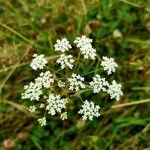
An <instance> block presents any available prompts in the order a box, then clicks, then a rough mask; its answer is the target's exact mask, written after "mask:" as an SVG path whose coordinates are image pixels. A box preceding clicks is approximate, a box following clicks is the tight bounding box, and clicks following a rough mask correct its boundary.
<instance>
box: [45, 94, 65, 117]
mask: <svg viewBox="0 0 150 150" xmlns="http://www.w3.org/2000/svg"><path fill="white" fill-rule="evenodd" d="M67 102H68V101H67V99H65V98H61V97H60V95H54V94H50V95H49V98H48V100H47V103H48V104H47V106H46V110H48V113H49V114H51V115H52V116H54V115H55V114H56V113H57V112H58V113H61V111H62V109H64V108H65V107H66V103H67Z"/></svg>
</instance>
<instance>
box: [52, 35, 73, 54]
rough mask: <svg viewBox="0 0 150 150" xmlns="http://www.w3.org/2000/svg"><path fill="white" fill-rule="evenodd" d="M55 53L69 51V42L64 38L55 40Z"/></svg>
mask: <svg viewBox="0 0 150 150" xmlns="http://www.w3.org/2000/svg"><path fill="white" fill-rule="evenodd" d="M54 48H55V51H61V52H65V51H68V50H69V49H71V48H72V47H71V45H70V44H69V41H68V40H67V39H66V38H63V39H62V40H57V41H56V44H55V45H54Z"/></svg>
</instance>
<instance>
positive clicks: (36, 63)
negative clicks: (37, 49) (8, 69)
mask: <svg viewBox="0 0 150 150" xmlns="http://www.w3.org/2000/svg"><path fill="white" fill-rule="evenodd" d="M33 57H34V58H33V60H32V62H31V64H30V67H31V68H32V69H33V70H37V69H43V68H44V67H45V65H46V64H47V60H46V59H45V58H44V55H43V54H42V55H37V54H34V55H33Z"/></svg>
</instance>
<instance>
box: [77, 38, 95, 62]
mask: <svg viewBox="0 0 150 150" xmlns="http://www.w3.org/2000/svg"><path fill="white" fill-rule="evenodd" d="M74 43H75V44H76V45H77V47H78V48H79V49H80V51H81V54H83V55H84V58H85V59H89V58H90V59H95V57H96V49H94V48H93V47H92V44H91V43H92V39H89V38H87V37H86V36H84V35H83V36H82V37H77V38H76V39H75V41H74Z"/></svg>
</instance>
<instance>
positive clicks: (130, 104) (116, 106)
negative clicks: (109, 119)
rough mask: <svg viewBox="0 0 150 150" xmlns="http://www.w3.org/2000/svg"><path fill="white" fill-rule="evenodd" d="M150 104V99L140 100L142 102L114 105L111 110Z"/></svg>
mask: <svg viewBox="0 0 150 150" xmlns="http://www.w3.org/2000/svg"><path fill="white" fill-rule="evenodd" d="M149 102H150V99H144V100H140V101H134V102H129V103H123V104H118V105H113V106H112V107H111V108H121V107H126V106H132V105H138V104H142V103H149Z"/></svg>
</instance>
